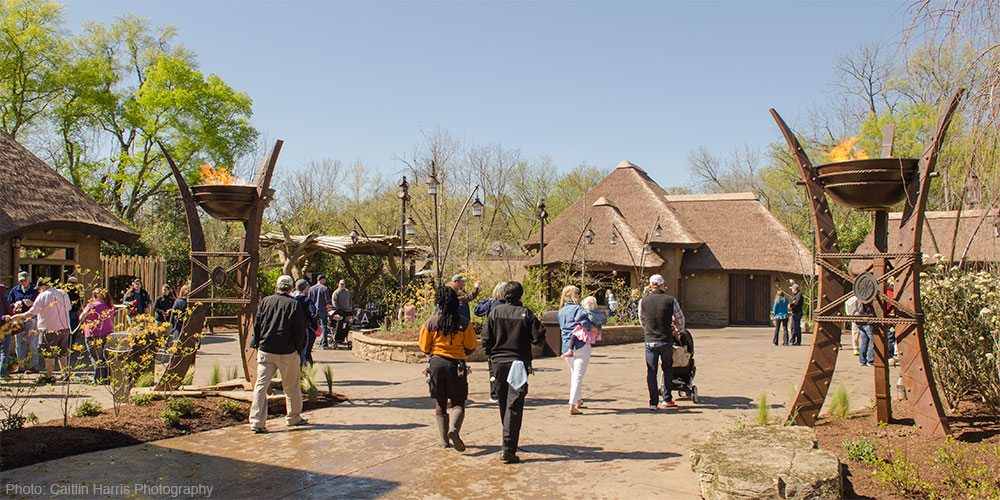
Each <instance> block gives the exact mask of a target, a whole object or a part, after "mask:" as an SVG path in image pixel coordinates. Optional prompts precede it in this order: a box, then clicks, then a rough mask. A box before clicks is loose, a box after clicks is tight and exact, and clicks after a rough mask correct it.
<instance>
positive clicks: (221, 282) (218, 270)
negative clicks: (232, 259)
mask: <svg viewBox="0 0 1000 500" xmlns="http://www.w3.org/2000/svg"><path fill="white" fill-rule="evenodd" d="M227 281H229V278H228V277H227V276H226V270H225V269H223V268H222V266H215V269H212V286H214V287H216V288H221V287H223V286H226V282H227Z"/></svg>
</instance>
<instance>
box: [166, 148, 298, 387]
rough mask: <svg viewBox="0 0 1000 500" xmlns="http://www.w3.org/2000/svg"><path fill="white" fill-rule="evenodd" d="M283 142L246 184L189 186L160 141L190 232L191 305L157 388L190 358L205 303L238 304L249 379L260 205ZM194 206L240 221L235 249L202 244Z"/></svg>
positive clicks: (267, 197) (269, 192)
mask: <svg viewBox="0 0 1000 500" xmlns="http://www.w3.org/2000/svg"><path fill="white" fill-rule="evenodd" d="M282 144H283V142H282V141H280V140H279V141H275V143H274V147H273V148H272V149H271V154H270V155H268V156H266V157H264V158H263V159H262V160H261V163H260V164H259V165H258V166H257V170H256V172H255V174H254V178H253V181H252V183H251V184H249V185H239V184H199V185H195V186H191V187H190V188H188V185H187V182H186V181H185V180H184V176H183V175H182V174H181V171H180V169H178V168H177V165H175V164H174V160H173V159H172V158H171V157H170V154H169V153H168V152H167V150H166V148H164V147H163V145H162V144H161V145H160V150H161V151H163V154H164V156H165V157H166V158H167V163H169V164H170V169H171V171H172V172H173V174H174V180H175V181H176V182H177V189H178V191H179V192H180V197H181V200H182V201H183V203H184V212H185V214H186V215H187V224H188V236H189V237H190V238H191V252H190V259H191V291H190V293H189V295H188V304H194V307H193V308H192V309H190V310H189V316H188V318H189V319H188V323H187V325H186V326H185V328H184V331H183V332H181V335H180V338H179V342H180V345H181V347H182V348H181V349H179V350H178V353H177V354H173V355H171V359H170V362H169V364H168V365H167V369H166V372H165V373H164V375H163V376H162V377H161V378H160V381H159V382H158V383H157V388H158V389H162V388H164V387H165V382H164V381H169V380H171V379H173V378H175V377H180V378H183V377H184V375H185V374H186V373H187V370H188V368H189V367H190V366H191V363H193V362H194V355H195V352H196V350H197V348H198V337H199V334H200V333H201V331H202V329H203V328H204V325H205V307H204V305H206V304H234V305H236V306H238V308H239V314H238V318H239V319H238V321H239V338H240V353H241V358H242V365H243V377H244V378H245V379H246V380H247V381H251V380H253V377H254V376H256V372H257V370H256V358H255V357H254V351H253V350H251V349H249V348H248V347H247V343H248V340H249V336H250V332H251V330H252V328H253V319H254V316H255V314H256V312H257V304H258V302H259V301H260V295H259V294H258V291H257V274H258V268H259V264H260V229H261V223H262V222H263V220H264V209H265V208H266V207H267V205H268V204H269V203H270V202H271V200H272V199H273V197H274V190H273V189H271V188H270V185H271V177H272V175H273V174H274V167H275V164H276V163H277V161H278V153H279V152H281V145H282ZM198 207H201V208H202V209H203V210H205V212H207V213H208V214H209V215H211V216H212V217H215V218H217V219H220V220H224V221H239V222H242V223H243V236H242V238H241V239H240V249H239V251H238V252H217V251H208V250H207V249H206V242H205V231H204V229H203V228H202V225H201V219H200V218H199V216H198ZM220 262H222V263H221V264H220ZM211 289H218V290H227V293H225V294H220V295H222V296H216V294H214V293H213V294H211V296H209V293H208V292H209V291H210V290H211ZM180 353H183V354H180Z"/></svg>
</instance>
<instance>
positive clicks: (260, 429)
mask: <svg viewBox="0 0 1000 500" xmlns="http://www.w3.org/2000/svg"><path fill="white" fill-rule="evenodd" d="M250 430H251V431H252V432H253V433H254V434H267V427H251V428H250Z"/></svg>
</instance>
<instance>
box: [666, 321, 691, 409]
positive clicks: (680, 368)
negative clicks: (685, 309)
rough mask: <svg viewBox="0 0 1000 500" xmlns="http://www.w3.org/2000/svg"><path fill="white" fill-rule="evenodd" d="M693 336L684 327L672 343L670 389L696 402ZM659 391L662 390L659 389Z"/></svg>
mask: <svg viewBox="0 0 1000 500" xmlns="http://www.w3.org/2000/svg"><path fill="white" fill-rule="evenodd" d="M695 371H696V370H695V366H694V338H693V337H692V336H691V332H689V331H687V329H685V330H684V331H683V332H682V333H681V335H680V340H679V341H678V342H677V343H676V344H674V363H673V370H672V372H673V380H672V381H671V386H670V387H671V390H673V391H677V394H678V395H681V394H683V395H684V397H686V398H690V399H691V402H692V403H696V404H697V403H698V386H696V385H694V374H695ZM660 392H664V391H662V388H661V391H660Z"/></svg>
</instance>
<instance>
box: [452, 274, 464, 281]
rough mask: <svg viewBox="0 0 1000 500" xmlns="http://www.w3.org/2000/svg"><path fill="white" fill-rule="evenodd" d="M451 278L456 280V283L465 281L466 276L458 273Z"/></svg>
mask: <svg viewBox="0 0 1000 500" xmlns="http://www.w3.org/2000/svg"><path fill="white" fill-rule="evenodd" d="M451 280H452V281H454V282H455V283H458V282H459V281H465V276H462V275H461V274H456V275H454V276H452V277H451Z"/></svg>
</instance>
